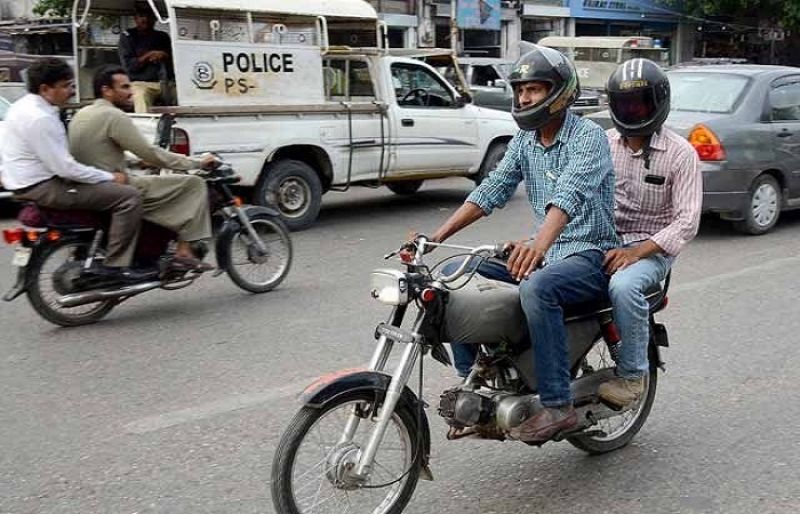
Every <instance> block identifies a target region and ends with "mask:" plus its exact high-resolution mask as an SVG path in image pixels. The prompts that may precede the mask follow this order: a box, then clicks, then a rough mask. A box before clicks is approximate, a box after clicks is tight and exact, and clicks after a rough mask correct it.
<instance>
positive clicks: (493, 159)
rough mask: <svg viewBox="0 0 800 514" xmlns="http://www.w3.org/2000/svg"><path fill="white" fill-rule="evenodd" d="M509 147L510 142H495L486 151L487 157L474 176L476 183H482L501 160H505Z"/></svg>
mask: <svg viewBox="0 0 800 514" xmlns="http://www.w3.org/2000/svg"><path fill="white" fill-rule="evenodd" d="M507 149H508V143H495V144H493V145H492V147H491V148H489V151H488V152H486V158H485V159H483V163H482V164H481V169H480V171H478V173H477V174H476V175H474V176H473V177H472V179H473V180H474V181H475V185H480V183H481V182H483V181H484V180H485V179H486V177H488V176H489V173H491V172H492V171H494V169H495V168H496V167H497V165H498V164H500V161H502V160H503V156H505V154H506V150H507Z"/></svg>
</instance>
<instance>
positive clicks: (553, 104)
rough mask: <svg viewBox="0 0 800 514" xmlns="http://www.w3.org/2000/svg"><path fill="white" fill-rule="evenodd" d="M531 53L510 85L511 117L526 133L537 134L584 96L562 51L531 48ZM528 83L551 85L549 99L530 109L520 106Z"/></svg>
mask: <svg viewBox="0 0 800 514" xmlns="http://www.w3.org/2000/svg"><path fill="white" fill-rule="evenodd" d="M530 46H531V47H533V50H531V51H529V52H527V53H526V54H524V55H523V56H522V57H520V58H519V60H518V61H517V62H516V63H515V64H514V69H513V70H512V71H511V74H510V75H509V76H508V82H509V84H511V87H512V88H513V89H514V103H513V105H512V107H511V115H512V116H513V117H514V120H515V121H516V122H517V125H519V128H521V129H523V130H534V129H538V128H540V127H542V126H543V125H545V124H546V123H547V122H548V121H550V120H552V119H553V118H555V117H557V116H560V115H561V113H562V112H564V111H565V110H566V109H567V107H569V106H570V105H572V104H573V102H575V100H577V99H578V96H580V93H581V88H580V84H578V74H577V73H576V72H575V67H574V66H573V65H572V63H571V62H570V61H569V59H567V58H566V56H564V54H562V53H561V52H559V51H558V50H554V49H553V48H547V47H544V46H538V45H530ZM526 82H544V83H547V84H549V85H550V91H549V93H548V94H547V97H546V98H545V99H544V100H542V101H541V102H539V103H537V104H535V105H531V106H528V107H522V106H520V104H519V94H518V91H519V86H520V85H521V84H524V83H526Z"/></svg>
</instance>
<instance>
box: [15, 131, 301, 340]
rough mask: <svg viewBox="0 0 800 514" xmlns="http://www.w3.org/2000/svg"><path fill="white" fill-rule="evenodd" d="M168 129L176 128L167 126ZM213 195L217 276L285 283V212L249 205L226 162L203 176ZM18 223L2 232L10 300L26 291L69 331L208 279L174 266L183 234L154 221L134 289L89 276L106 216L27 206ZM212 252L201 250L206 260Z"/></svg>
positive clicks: (268, 286)
mask: <svg viewBox="0 0 800 514" xmlns="http://www.w3.org/2000/svg"><path fill="white" fill-rule="evenodd" d="M166 127H167V129H168V128H169V125H168V124H167V125H166ZM197 175H198V176H200V177H202V178H203V179H204V180H205V181H206V184H207V185H208V189H209V205H210V209H211V212H212V220H214V221H215V222H216V223H215V225H217V226H219V227H220V228H219V229H218V230H216V231H215V237H214V247H215V254H216V260H217V270H216V271H215V272H214V275H215V276H216V275H219V274H222V273H225V272H227V273H228V276H229V277H230V278H231V280H232V281H233V282H234V283H235V284H236V285H237V286H239V287H240V288H242V289H244V290H246V291H249V292H252V293H265V292H267V291H270V290H272V289H274V288H275V287H277V286H278V285H279V284H280V283H281V282H282V281H283V280H284V278H286V275H287V274H288V273H289V269H290V267H291V263H292V242H291V239H290V237H289V232H288V230H287V229H286V226H285V225H284V224H283V222H282V221H281V219H280V214H279V213H278V212H277V211H276V210H274V209H270V208H268V207H259V206H253V205H244V204H243V203H242V201H241V200H240V199H239V198H238V197H236V196H234V195H233V193H232V191H231V189H230V186H231V185H232V184H236V183H237V182H239V180H240V178H239V177H238V176H237V175H236V174H235V172H234V170H233V169H232V168H231V166H230V165H229V164H227V163H224V162H220V163H219V164H218V165H217V166H216V167H215V168H214V169H209V170H203V171H201V172H199V173H197ZM17 219H18V220H19V221H20V222H21V223H22V224H23V227H16V228H12V229H7V230H3V236H4V239H5V241H6V243H8V244H13V245H15V251H14V257H13V261H12V264H13V265H15V266H17V267H18V270H17V281H16V284H15V285H14V286H13V287H12V289H11V290H10V291H9V292H8V293H7V294H6V295H5V296H4V297H3V299H4V300H5V301H9V302H10V301H12V300H14V299H15V298H17V297H19V296H20V295H22V294H23V293H27V296H28V300H29V301H30V303H31V305H32V306H33V308H34V309H35V310H36V312H37V313H38V314H39V315H40V316H42V317H43V318H44V319H46V320H47V321H50V322H52V323H54V324H56V325H61V326H64V327H72V326H79V325H85V324H88V323H94V322H96V321H98V320H100V319H101V318H103V317H104V316H105V315H107V314H108V313H109V312H110V311H111V310H112V309H113V308H114V307H116V306H117V305H118V304H120V303H122V302H123V301H125V300H127V299H129V298H133V297H134V296H138V295H140V294H142V293H144V292H147V291H151V290H153V289H165V290H175V289H182V288H184V287H187V286H190V285H191V284H192V283H194V281H195V280H196V279H197V278H198V277H199V276H200V275H201V274H202V272H200V271H197V270H186V269H181V268H180V267H176V266H173V265H172V257H173V251H172V250H171V247H172V246H173V242H174V241H175V240H176V234H174V233H173V232H171V231H170V230H168V229H166V228H163V227H160V226H158V225H154V224H152V223H149V222H147V221H144V222H143V223H142V227H141V231H140V234H139V239H138V242H137V247H136V251H135V256H134V262H133V267H135V268H136V269H138V270H144V271H147V272H148V273H146V276H147V277H148V278H145V279H142V280H141V281H137V282H134V283H121V282H118V281H116V282H115V281H114V280H113V277H112V278H111V279H110V282H109V281H106V280H102V281H99V282H98V281H97V279H96V277H91V276H90V275H89V274H87V273H85V271H86V270H89V269H90V268H91V267H92V264H93V263H94V262H95V261H101V260H102V258H103V253H104V250H103V249H104V246H105V243H106V241H105V240H106V234H107V232H108V223H109V219H108V216H107V215H103V214H101V213H97V212H89V211H57V210H50V209H43V208H39V207H37V206H36V205H35V204H32V203H31V204H26V205H25V206H24V207H23V208H22V209H21V210H20V213H19V215H18V216H17ZM207 251H208V248H207V246H205V245H198V246H197V247H196V248H195V252H196V253H198V254H200V255H204V254H205V253H206V252H207Z"/></svg>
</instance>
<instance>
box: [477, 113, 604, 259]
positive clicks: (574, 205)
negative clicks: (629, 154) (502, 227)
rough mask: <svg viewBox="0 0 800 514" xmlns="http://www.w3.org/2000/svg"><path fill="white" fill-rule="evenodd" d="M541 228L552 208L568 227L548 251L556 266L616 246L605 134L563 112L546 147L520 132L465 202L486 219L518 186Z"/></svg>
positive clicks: (533, 134)
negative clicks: (566, 218) (521, 186)
mask: <svg viewBox="0 0 800 514" xmlns="http://www.w3.org/2000/svg"><path fill="white" fill-rule="evenodd" d="M523 180H524V181H525V192H526V193H527V195H528V201H529V202H530V203H531V206H532V207H533V214H534V217H535V218H536V221H537V222H538V223H539V224H541V223H543V222H544V218H545V215H546V212H547V209H548V208H549V207H550V206H551V205H555V206H556V207H558V208H559V209H561V210H563V211H564V212H566V213H567V215H568V216H569V223H567V226H566V227H564V230H563V231H562V232H561V235H560V236H559V237H558V239H556V241H555V243H553V246H552V247H550V250H549V251H548V252H547V256H546V259H547V260H548V261H549V262H556V261H559V260H561V259H564V258H565V257H569V256H570V255H573V254H575V253H578V252H582V251H584V250H601V251H606V250H609V249H611V248H614V247H616V246H618V240H617V234H616V229H615V227H614V168H613V165H612V162H611V151H610V150H609V146H608V139H607V138H606V134H605V132H604V131H603V129H602V128H600V126H599V125H597V124H595V123H594V122H591V121H589V120H585V119H583V118H580V117H578V116H576V115H574V114H572V113H567V116H566V118H565V119H564V124H563V125H562V126H561V129H560V130H559V131H558V134H557V135H556V139H555V142H554V143H553V145H552V146H550V147H544V146H542V144H541V143H539V142H538V137H537V133H536V131H527V130H520V131H519V132H517V135H516V136H514V138H513V139H512V140H511V142H510V143H509V144H508V150H507V151H506V155H505V157H503V160H502V161H500V163H499V164H498V165H497V168H495V169H494V171H492V172H491V173H490V174H489V176H488V177H487V178H486V179H485V180H484V181H483V182H482V183H481V185H480V186H478V187H477V188H475V190H474V191H473V192H472V194H470V195H469V197H468V198H467V201H468V202H472V203H474V204H475V205H477V206H478V207H480V208H481V209H482V210H483V212H485V213H486V215H489V214H491V212H492V211H493V210H494V209H495V208H497V207H503V206H505V204H506V202H508V200H509V199H510V198H511V196H512V195H513V194H514V191H516V189H517V186H518V185H519V183H520V182H521V181H523Z"/></svg>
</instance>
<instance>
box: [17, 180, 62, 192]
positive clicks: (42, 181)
mask: <svg viewBox="0 0 800 514" xmlns="http://www.w3.org/2000/svg"><path fill="white" fill-rule="evenodd" d="M54 178H55V177H50V178H46V179H44V180H40V181H39V182H37V183H35V184H31V185H29V186H25V187H21V188H19V189H12V190H11V192H12V193H14V194H15V195H22V194H25V193H27V192H28V191H30V190H32V189H33V188H35V187H39V186H41V185H42V184H44V183H45V182H50V181H51V180H53V179H54Z"/></svg>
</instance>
